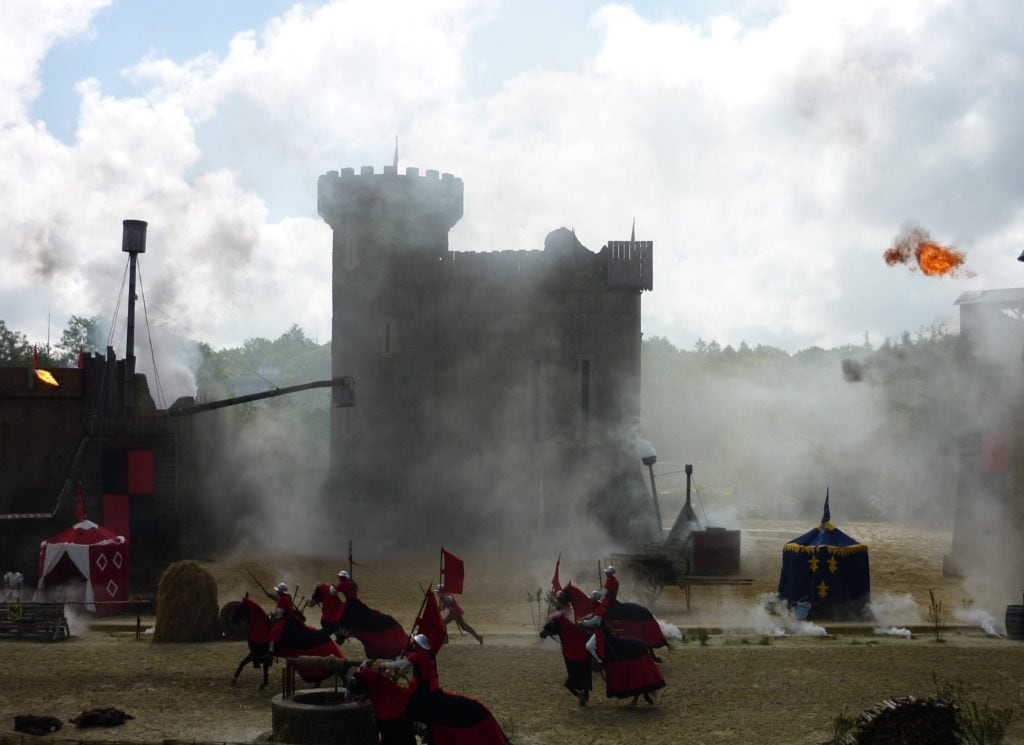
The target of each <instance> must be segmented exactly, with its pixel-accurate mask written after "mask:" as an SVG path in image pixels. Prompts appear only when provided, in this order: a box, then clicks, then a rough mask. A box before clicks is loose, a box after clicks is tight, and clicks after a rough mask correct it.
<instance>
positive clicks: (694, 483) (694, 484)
mask: <svg viewBox="0 0 1024 745" xmlns="http://www.w3.org/2000/svg"><path fill="white" fill-rule="evenodd" d="M691 483H692V484H693V493H694V494H695V495H696V496H697V504H699V505H700V511H701V513H703V515H704V529H705V530H707V529H708V528H709V527H710V525H711V523H710V522H708V513H707V510H705V509H704V502H703V501H702V500H701V498H700V489H698V488H697V479H692V480H691Z"/></svg>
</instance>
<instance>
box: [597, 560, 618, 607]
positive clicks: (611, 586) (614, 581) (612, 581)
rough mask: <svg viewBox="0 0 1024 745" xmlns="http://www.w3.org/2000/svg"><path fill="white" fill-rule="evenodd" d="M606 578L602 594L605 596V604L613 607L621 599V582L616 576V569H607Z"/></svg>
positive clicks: (611, 567) (610, 567) (605, 571)
mask: <svg viewBox="0 0 1024 745" xmlns="http://www.w3.org/2000/svg"><path fill="white" fill-rule="evenodd" d="M604 576H605V580H604V590H602V591H601V594H602V595H604V598H605V603H606V604H607V605H608V606H609V607H611V606H612V605H615V603H616V602H618V599H619V580H618V578H617V577H616V576H615V567H613V566H609V567H608V568H606V569H605V570H604Z"/></svg>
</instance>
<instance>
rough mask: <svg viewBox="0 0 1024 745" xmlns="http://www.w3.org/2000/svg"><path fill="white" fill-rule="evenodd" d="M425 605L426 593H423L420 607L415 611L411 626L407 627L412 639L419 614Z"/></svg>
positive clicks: (421, 586) (421, 613)
mask: <svg viewBox="0 0 1024 745" xmlns="http://www.w3.org/2000/svg"><path fill="white" fill-rule="evenodd" d="M420 589H421V590H422V589H423V585H422V584H421V585H420ZM426 607H427V593H423V600H421V601H420V609H419V610H418V611H416V617H415V618H414V619H413V620H412V626H411V627H410V628H409V638H410V639H412V637H413V635H414V634H415V633H416V622H417V621H419V620H420V616H421V615H423V609H424V608H426Z"/></svg>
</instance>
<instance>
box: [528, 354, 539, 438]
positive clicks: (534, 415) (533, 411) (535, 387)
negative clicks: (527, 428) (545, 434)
mask: <svg viewBox="0 0 1024 745" xmlns="http://www.w3.org/2000/svg"><path fill="white" fill-rule="evenodd" d="M540 364H541V363H540V360H534V361H533V370H532V375H531V376H530V420H531V436H532V440H533V442H540V371H541V367H540Z"/></svg>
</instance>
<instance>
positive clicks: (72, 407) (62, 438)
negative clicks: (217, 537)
mask: <svg viewBox="0 0 1024 745" xmlns="http://www.w3.org/2000/svg"><path fill="white" fill-rule="evenodd" d="M50 372H51V373H52V374H53V375H54V377H55V378H56V379H57V381H58V382H59V383H60V386H59V387H58V388H53V387H50V386H46V385H45V384H43V383H39V382H37V381H35V375H34V373H33V371H32V370H29V369H25V368H0V464H2V465H3V470H2V472H0V473H2V477H0V570H2V571H13V570H17V571H20V572H21V573H22V574H24V575H25V578H26V582H27V583H31V584H33V585H34V584H35V583H36V582H37V581H38V577H37V574H38V556H39V545H40V543H41V542H42V541H44V540H46V539H47V538H49V537H50V536H52V535H55V534H56V533H58V532H60V531H62V530H65V529H67V528H68V527H70V526H71V525H74V524H75V523H76V522H77V521H78V518H77V515H76V494H77V491H78V484H79V483H81V485H82V493H83V496H84V499H83V506H84V508H85V512H86V516H87V517H88V518H89V519H90V520H92V521H93V522H96V523H98V524H100V525H107V526H108V527H115V528H116V526H115V525H112V524H111V523H112V521H114V522H117V521H120V522H122V523H124V524H125V525H126V526H127V527H128V528H129V529H130V531H131V533H132V534H131V536H130V546H129V555H130V557H131V559H130V569H131V572H130V581H131V591H132V592H136V593H138V592H149V591H151V590H152V589H153V588H155V585H156V580H157V579H158V573H159V571H161V570H162V568H163V566H166V563H167V562H168V561H169V560H173V559H174V557H175V556H177V547H178V540H179V522H178V516H177V509H178V502H177V493H176V490H177V448H176V434H175V433H176V428H175V427H174V424H173V423H172V422H169V421H168V420H167V419H166V418H165V417H164V418H157V417H151V416H147V417H135V416H124V414H123V407H122V404H123V398H122V391H123V388H122V386H121V385H120V383H119V381H121V380H123V375H124V363H123V360H122V361H118V360H116V359H114V357H113V353H112V352H111V353H109V354H108V356H107V357H106V358H104V357H101V356H98V355H97V356H93V357H89V358H88V359H87V360H86V361H85V367H84V368H83V369H55V370H50ZM134 387H135V396H136V401H135V407H134V409H135V411H136V413H142V412H147V413H148V412H152V411H154V406H153V402H152V399H151V398H150V397H149V394H148V387H147V385H146V380H145V377H144V376H141V375H137V376H135V386H134ZM139 454H141V457H140V456H139ZM139 463H141V465H139ZM132 464H135V465H132ZM133 490H134V491H135V493H132V491H133ZM110 497H112V498H113V501H111V500H110V499H109V498H110ZM115 503H116V505H117V509H116V512H117V514H116V515H113V514H107V513H108V507H109V508H110V509H114V504H115Z"/></svg>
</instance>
